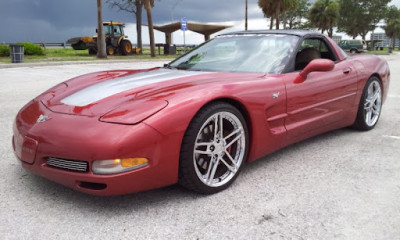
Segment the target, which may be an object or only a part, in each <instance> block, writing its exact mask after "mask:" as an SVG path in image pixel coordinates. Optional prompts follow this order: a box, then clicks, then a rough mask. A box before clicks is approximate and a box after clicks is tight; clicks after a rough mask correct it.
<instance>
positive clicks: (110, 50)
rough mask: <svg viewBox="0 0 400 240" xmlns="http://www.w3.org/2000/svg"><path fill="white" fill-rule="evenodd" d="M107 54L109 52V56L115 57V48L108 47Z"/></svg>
mask: <svg viewBox="0 0 400 240" xmlns="http://www.w3.org/2000/svg"><path fill="white" fill-rule="evenodd" d="M106 52H107V55H109V56H112V55H115V48H114V47H113V46H111V45H108V46H107V47H106Z"/></svg>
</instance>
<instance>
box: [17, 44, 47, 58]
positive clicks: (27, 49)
mask: <svg viewBox="0 0 400 240" xmlns="http://www.w3.org/2000/svg"><path fill="white" fill-rule="evenodd" d="M17 44H18V45H24V53H25V55H44V51H43V49H42V48H41V47H40V46H38V45H36V44H34V43H28V42H20V43H17Z"/></svg>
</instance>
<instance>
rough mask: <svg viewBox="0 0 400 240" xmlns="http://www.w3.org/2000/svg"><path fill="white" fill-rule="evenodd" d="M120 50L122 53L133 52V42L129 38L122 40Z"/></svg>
mask: <svg viewBox="0 0 400 240" xmlns="http://www.w3.org/2000/svg"><path fill="white" fill-rule="evenodd" d="M119 50H120V52H121V54H122V55H128V54H132V43H131V42H130V41H129V40H122V41H121V44H120V47H119Z"/></svg>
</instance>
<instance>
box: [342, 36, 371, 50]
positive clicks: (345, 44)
mask: <svg viewBox="0 0 400 240" xmlns="http://www.w3.org/2000/svg"><path fill="white" fill-rule="evenodd" d="M339 47H341V48H342V49H343V50H345V51H348V52H350V53H361V52H366V51H367V49H368V45H367V43H366V42H365V41H364V40H358V39H352V40H342V41H340V42H339Z"/></svg>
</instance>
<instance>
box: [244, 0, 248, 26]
mask: <svg viewBox="0 0 400 240" xmlns="http://www.w3.org/2000/svg"><path fill="white" fill-rule="evenodd" d="M247 1H248V0H246V7H245V20H244V30H246V31H247V25H248V24H247V6H248V4H247Z"/></svg>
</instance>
